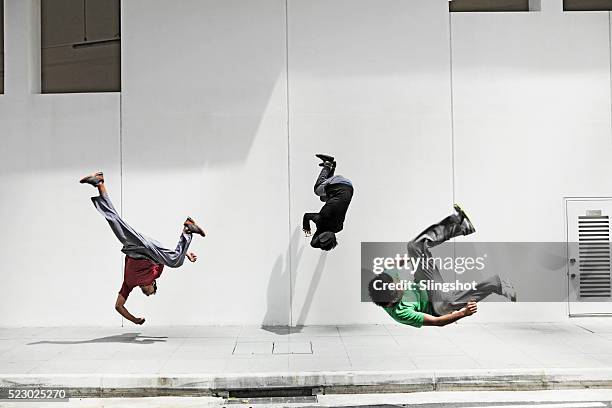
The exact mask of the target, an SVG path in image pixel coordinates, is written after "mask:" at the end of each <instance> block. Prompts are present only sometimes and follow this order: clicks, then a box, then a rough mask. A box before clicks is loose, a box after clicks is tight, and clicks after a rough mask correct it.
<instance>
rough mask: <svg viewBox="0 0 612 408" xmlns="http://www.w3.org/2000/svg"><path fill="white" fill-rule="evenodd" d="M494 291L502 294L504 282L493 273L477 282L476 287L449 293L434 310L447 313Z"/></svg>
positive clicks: (481, 298)
mask: <svg viewBox="0 0 612 408" xmlns="http://www.w3.org/2000/svg"><path fill="white" fill-rule="evenodd" d="M493 293H495V294H497V295H501V294H502V283H501V279H500V278H499V275H493V276H491V277H489V278H487V279H485V280H483V281H481V282H479V283H477V284H476V288H475V289H470V290H458V291H455V292H451V293H448V294H447V295H446V296H445V299H444V301H443V302H442V303H441V304H439V305H434V310H436V312H438V313H439V314H447V313H450V312H452V311H454V310H459V309H461V308H463V307H465V305H467V303H468V302H469V301H471V300H474V301H476V302H480V301H481V300H483V299H484V298H486V297H487V296H489V295H491V294H493Z"/></svg>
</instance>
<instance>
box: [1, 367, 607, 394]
mask: <svg viewBox="0 0 612 408" xmlns="http://www.w3.org/2000/svg"><path fill="white" fill-rule="evenodd" d="M25 387H30V388H33V387H35V388H66V389H68V391H69V392H70V395H72V396H74V397H77V396H86V397H121V396H133V397H136V396H171V395H177V396H199V395H202V396H204V395H213V396H227V395H231V394H232V393H233V392H236V391H239V390H240V391H244V390H262V389H264V390H269V391H270V392H272V393H273V392H274V391H277V392H280V390H287V389H292V390H295V389H303V390H307V391H308V389H310V390H312V392H313V393H319V394H346V393H384V392H417V391H467V390H470V391H476V390H489V391H490V390H505V391H515V390H521V391H529V390H551V389H572V388H612V368H603V369H496V370H487V369H480V370H436V371H431V370H420V371H343V372H303V373H249V374H226V375H212V374H201V375H194V374H188V375H180V374H177V375H172V374H160V375H138V374H104V375H97V374H67V375H54V374H49V375H45V374H16V375H10V374H2V375H0V388H25Z"/></svg>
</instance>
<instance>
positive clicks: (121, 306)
mask: <svg viewBox="0 0 612 408" xmlns="http://www.w3.org/2000/svg"><path fill="white" fill-rule="evenodd" d="M115 310H116V311H118V312H119V314H120V315H121V316H123V317H125V318H126V319H128V320H129V321H130V322H132V323H135V324H143V323H144V322H145V319H143V318H142V317H134V316H133V315H132V314H131V313H130V312H128V310H127V309H126V308H125V298H124V297H123V296H122V295H121V294H118V295H117V301H116V302H115Z"/></svg>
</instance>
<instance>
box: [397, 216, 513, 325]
mask: <svg viewBox="0 0 612 408" xmlns="http://www.w3.org/2000/svg"><path fill="white" fill-rule="evenodd" d="M460 235H464V231H463V229H462V228H461V225H460V219H459V217H458V216H457V215H456V214H453V215H450V216H448V217H446V218H445V219H443V220H442V221H441V222H440V223H438V224H434V225H432V226H430V227H429V228H427V229H426V230H425V231H423V232H421V233H420V234H419V235H418V236H417V237H416V238H415V239H414V240H412V241H410V242H409V243H408V255H409V256H410V257H411V258H421V259H422V262H421V263H420V264H419V267H418V269H417V270H416V271H415V274H414V281H415V282H417V283H418V282H421V281H433V282H440V283H443V282H444V278H443V277H442V274H440V270H439V269H438V267H437V265H436V264H435V263H434V264H433V265H431V264H430V263H428V262H424V261H425V260H426V259H427V258H432V257H433V255H432V254H431V252H430V250H429V248H433V247H435V246H436V245H440V244H441V243H443V242H446V241H448V240H449V239H451V238H454V237H457V236H460ZM492 293H496V294H498V295H501V293H502V286H501V280H500V279H499V276H498V275H494V276H491V277H490V278H487V279H485V280H483V281H482V282H480V283H478V284H477V285H476V289H472V290H456V291H449V292H443V291H440V290H431V291H427V294H428V296H429V301H430V302H431V304H432V307H433V310H434V312H435V313H436V314H437V315H438V316H442V315H445V314H448V313H450V312H452V311H454V310H459V309H461V308H463V307H464V306H465V305H466V304H467V302H468V301H470V300H472V299H474V300H476V301H477V302H478V301H480V300H482V299H484V298H486V297H487V296H489V295H490V294H492Z"/></svg>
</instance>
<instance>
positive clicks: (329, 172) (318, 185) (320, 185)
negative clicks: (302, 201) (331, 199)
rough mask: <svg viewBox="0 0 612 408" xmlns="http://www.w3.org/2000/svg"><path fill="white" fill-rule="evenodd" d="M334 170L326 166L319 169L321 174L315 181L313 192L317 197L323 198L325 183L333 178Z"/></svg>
mask: <svg viewBox="0 0 612 408" xmlns="http://www.w3.org/2000/svg"><path fill="white" fill-rule="evenodd" d="M335 171H336V169H335V168H331V167H328V166H323V167H322V168H321V172H320V173H319V177H317V180H316V181H315V185H314V192H315V194H316V195H318V196H319V197H323V196H325V185H324V183H325V181H326V180H327V179H329V178H331V177H333V176H334V173H335Z"/></svg>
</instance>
